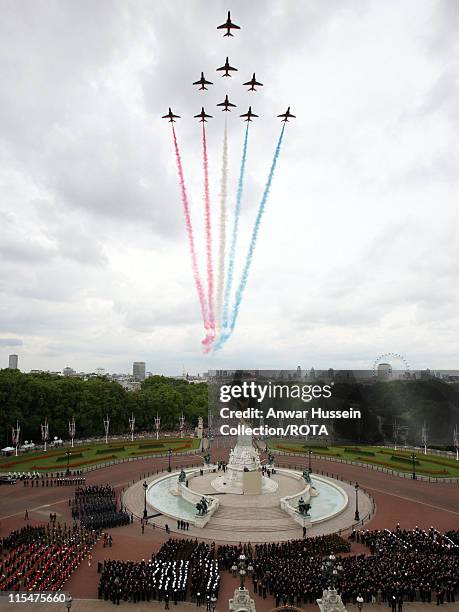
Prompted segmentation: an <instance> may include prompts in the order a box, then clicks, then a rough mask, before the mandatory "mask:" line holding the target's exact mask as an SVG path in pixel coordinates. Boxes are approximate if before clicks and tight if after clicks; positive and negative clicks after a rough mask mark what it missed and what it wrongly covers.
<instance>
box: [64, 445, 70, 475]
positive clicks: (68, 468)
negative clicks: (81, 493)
mask: <svg viewBox="0 0 459 612" xmlns="http://www.w3.org/2000/svg"><path fill="white" fill-rule="evenodd" d="M65 454H66V455H67V472H66V474H65V475H66V476H69V475H70V465H69V461H70V455H71V454H72V453H71V452H70V451H69V450H68V449H67V451H66V453H65Z"/></svg>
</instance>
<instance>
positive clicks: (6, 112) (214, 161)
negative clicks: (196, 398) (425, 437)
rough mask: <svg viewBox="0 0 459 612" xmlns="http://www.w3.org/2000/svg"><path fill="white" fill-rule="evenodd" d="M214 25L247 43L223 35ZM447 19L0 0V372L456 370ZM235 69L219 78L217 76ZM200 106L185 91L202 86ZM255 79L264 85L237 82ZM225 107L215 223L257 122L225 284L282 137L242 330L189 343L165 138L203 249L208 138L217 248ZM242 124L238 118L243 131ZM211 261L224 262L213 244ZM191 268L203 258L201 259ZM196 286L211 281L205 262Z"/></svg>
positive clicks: (456, 111)
mask: <svg viewBox="0 0 459 612" xmlns="http://www.w3.org/2000/svg"><path fill="white" fill-rule="evenodd" d="M228 9H231V11H232V18H233V20H234V21H235V22H236V23H238V24H239V25H240V26H241V30H240V31H239V32H237V34H236V36H235V37H234V38H223V37H222V33H221V32H217V30H216V26H217V25H218V24H219V23H222V22H223V21H224V20H225V19H226V12H227V10H228ZM458 31H459V7H458V4H457V2H456V1H455V0H442V1H441V2H440V1H436V2H435V1H431V0H411V1H410V0H404V1H403V2H399V1H397V0H389V1H383V0H378V1H373V2H372V1H366V0H365V1H364V0H355V1H353V0H345V1H343V0H327V1H325V2H317V1H316V0H301V1H300V0H290V1H289V2H286V1H280V0H278V1H276V2H274V1H264V2H251V3H248V2H246V1H243V0H229V1H227V2H221V1H220V0H214V1H213V2H208V1H205V0H167V1H159V0H154V1H153V0H149V1H143V0H135V1H134V0H133V1H129V0H123V1H119V2H118V1H116V0H110V1H104V0H98V1H97V2H93V1H92V0H78V1H77V2H71V1H70V0H55V1H52V0H28V1H25V0H0V75H1V78H0V366H3V367H4V366H6V365H7V357H8V354H9V353H13V352H14V353H18V354H19V358H20V367H21V369H23V370H29V369H31V368H43V369H48V368H49V369H52V370H61V369H62V368H63V367H64V366H66V365H70V366H72V367H74V368H76V369H78V370H86V371H89V370H93V369H95V368H97V367H105V368H106V369H107V370H108V371H110V372H119V371H128V370H129V369H130V368H131V363H132V361H134V360H144V361H146V362H147V369H148V370H151V371H153V372H164V373H179V372H181V370H182V364H183V366H184V367H185V369H186V370H188V371H190V372H198V371H200V372H202V371H204V370H207V369H214V368H225V367H228V368H234V367H256V368H281V367H284V368H292V367H295V366H296V365H298V364H301V365H302V366H303V367H304V368H309V367H311V366H314V367H316V368H321V367H330V366H331V367H336V368H339V367H349V368H365V369H366V368H369V367H371V365H372V363H373V360H374V359H375V358H376V357H377V356H378V355H380V354H382V353H385V352H389V351H393V352H397V353H400V354H402V355H404V356H405V357H406V358H407V360H408V361H409V363H410V365H412V366H413V367H426V366H429V367H434V368H435V367H439V368H440V367H443V368H453V367H457V366H458V360H457V356H458V355H457V354H458V349H457V347H458V339H457V329H458V323H459V300H458V286H459V266H458V260H459V241H458V208H459V206H458V186H459V185H458V182H459V172H458V164H459V152H458V143H459V130H458V125H459V77H458V75H459V72H458V69H459V62H458V59H459V37H458V36H457V32H458ZM227 55H228V56H229V58H230V61H231V63H232V64H233V65H234V66H236V67H237V68H238V69H239V72H238V73H237V74H236V76H234V77H233V78H232V79H223V78H221V77H220V75H219V74H217V73H216V72H215V68H216V67H217V66H220V65H222V63H223V62H224V59H225V57H226V56H227ZM201 71H204V73H205V75H206V77H207V78H209V79H210V80H211V81H213V82H214V83H215V84H214V86H213V87H212V88H211V89H210V90H209V92H201V91H196V90H195V88H193V87H192V85H191V83H192V82H193V81H194V80H196V79H197V78H198V77H199V75H200V72H201ZM254 71H256V73H257V78H259V79H260V80H261V81H262V82H263V83H264V87H263V88H261V90H260V91H259V92H256V93H254V92H251V93H248V92H246V91H245V89H244V88H243V87H242V85H241V83H242V82H243V81H245V80H248V79H249V78H250V77H251V75H252V73H253V72H254ZM226 93H228V94H229V96H230V99H231V100H232V101H234V102H235V103H236V104H238V109H237V111H238V112H237V113H233V114H232V115H231V117H230V118H229V130H230V143H229V156H230V178H229V181H230V184H229V200H228V204H229V207H230V208H232V207H233V206H234V201H235V192H236V184H237V178H238V168H239V163H240V155H241V145H242V140H243V130H244V126H243V124H242V122H241V120H240V119H239V117H238V115H239V111H240V112H245V110H246V108H247V106H248V104H249V103H251V104H252V107H253V110H254V111H255V112H256V113H257V114H259V115H260V119H258V121H257V122H256V123H254V124H253V125H252V126H251V134H250V142H249V154H248V162H247V183H246V189H245V194H244V199H243V204H242V206H243V217H242V229H243V232H242V236H241V242H240V250H239V254H238V257H239V260H238V270H237V276H238V274H239V269H240V263H241V261H242V258H243V255H244V254H245V251H246V249H247V244H248V236H249V232H250V230H251V227H252V224H253V220H254V217H255V212H256V208H257V206H258V203H259V200H260V197H261V193H262V190H263V186H264V183H265V180H266V175H267V171H268V168H269V164H270V159H271V156H272V152H273V149H274V146H275V143H276V140H277V137H278V134H279V128H280V124H279V122H278V120H277V119H276V118H275V116H276V115H277V114H279V113H280V112H284V111H285V108H286V107H287V106H288V105H290V106H291V107H292V112H294V114H295V115H297V119H296V120H295V121H294V122H292V123H289V124H288V126H287V131H286V135H285V140H284V145H283V149H282V152H281V157H280V160H279V164H278V170H277V174H276V176H275V178H274V183H273V187H272V191H271V195H270V199H269V202H268V206H267V210H266V215H265V218H264V221H263V227H262V231H261V233H260V236H259V243H258V247H257V251H256V255H255V259H254V262H253V268H252V271H251V274H250V279H249V284H248V286H247V290H246V293H245V297H244V303H243V305H242V308H241V312H240V318H239V321H238V326H237V329H236V332H235V334H234V336H233V337H232V339H231V340H230V341H229V342H228V343H227V345H226V346H225V348H224V349H223V350H222V351H220V353H218V354H217V355H216V356H204V355H202V353H201V352H200V341H201V338H202V323H201V321H200V312H199V304H198V301H197V298H196V294H195V289H194V284H193V280H192V275H191V267H190V263H189V258H188V247H187V240H186V233H185V227H184V221H183V213H182V208H181V203H180V193H179V187H178V182H177V173H176V168H175V160H174V154H173V147H172V142H171V134H170V126H169V125H167V124H166V122H165V121H163V120H161V118H160V117H161V115H163V114H164V113H165V112H167V108H168V107H169V106H171V107H172V109H173V110H174V111H175V112H177V113H178V114H180V115H181V116H182V117H183V118H182V120H181V121H180V123H178V124H177V130H178V137H179V141H180V145H181V147H182V154H183V161H184V168H185V175H186V180H187V182H188V190H189V193H190V200H191V206H192V214H193V218H194V221H195V223H196V231H197V240H198V242H199V243H200V244H202V238H203V236H202V216H203V204H202V172H201V164H200V154H201V149H200V146H201V141H200V126H199V125H198V124H197V123H196V122H195V120H193V119H192V118H191V117H192V115H194V114H196V113H197V112H199V110H200V107H201V106H202V105H204V106H205V107H206V110H207V112H210V113H211V114H213V115H214V117H215V118H214V120H213V121H212V122H210V123H209V125H208V141H209V149H210V151H209V159H210V172H211V197H212V206H213V213H214V222H215V227H216V228H217V214H218V213H217V210H218V194H219V170H220V167H221V148H222V135H223V125H224V121H223V113H221V112H220V110H218V109H217V108H216V107H215V104H216V103H217V102H220V101H221V100H223V98H224V96H225V94H226ZM240 109H242V110H240ZM215 246H216V245H215ZM203 253H204V251H203V250H202V251H201V255H203ZM201 265H202V266H203V265H204V259H203V257H202V261H201Z"/></svg>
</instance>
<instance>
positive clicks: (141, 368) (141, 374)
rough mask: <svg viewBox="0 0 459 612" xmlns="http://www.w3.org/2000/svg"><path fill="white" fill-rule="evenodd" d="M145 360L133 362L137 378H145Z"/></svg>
mask: <svg viewBox="0 0 459 612" xmlns="http://www.w3.org/2000/svg"><path fill="white" fill-rule="evenodd" d="M145 371H146V368H145V361H134V363H133V364H132V375H133V376H134V378H135V379H136V380H145Z"/></svg>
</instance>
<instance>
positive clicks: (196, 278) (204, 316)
mask: <svg viewBox="0 0 459 612" xmlns="http://www.w3.org/2000/svg"><path fill="white" fill-rule="evenodd" d="M172 134H173V136H174V147H175V157H176V160H177V170H178V175H179V182H180V194H181V198H182V204H183V212H184V215H185V225H186V231H187V235H188V245H189V248H190V255H191V268H192V270H193V276H194V283H195V285H196V291H197V293H198V298H199V304H200V306H201V315H202V320H203V323H204V327H206V328H207V305H206V296H205V293H204V289H203V286H202V282H201V276H200V274H199V266H198V259H197V257H196V249H195V245H194V235H193V225H192V223H191V215H190V206H189V204H188V197H187V194H186V187H185V179H184V175H183V166H182V158H181V156H180V150H179V146H178V142H177V135H176V133H175V128H174V124H172Z"/></svg>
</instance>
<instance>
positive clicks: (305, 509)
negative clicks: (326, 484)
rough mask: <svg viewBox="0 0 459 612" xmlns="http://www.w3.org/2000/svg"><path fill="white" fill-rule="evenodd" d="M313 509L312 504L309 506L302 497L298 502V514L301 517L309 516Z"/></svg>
mask: <svg viewBox="0 0 459 612" xmlns="http://www.w3.org/2000/svg"><path fill="white" fill-rule="evenodd" d="M310 509H311V504H307V503H306V502H305V501H304V499H303V497H300V499H299V500H298V512H299V513H300V514H301V516H309V514H308V513H309V510H310Z"/></svg>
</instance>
